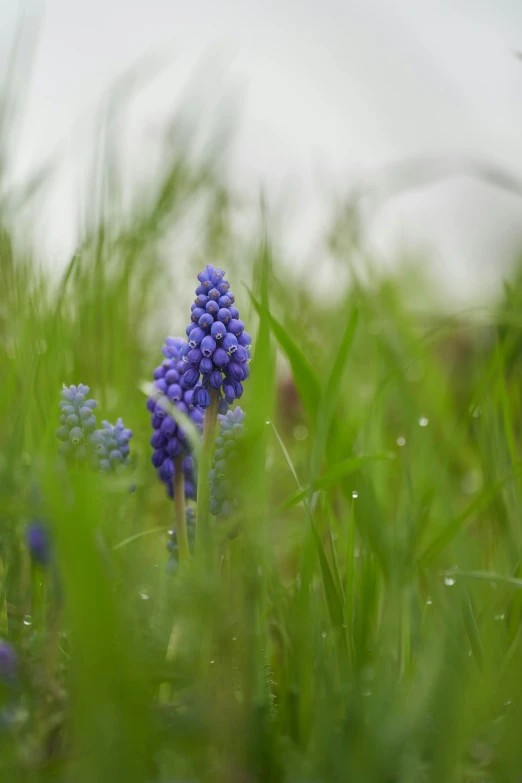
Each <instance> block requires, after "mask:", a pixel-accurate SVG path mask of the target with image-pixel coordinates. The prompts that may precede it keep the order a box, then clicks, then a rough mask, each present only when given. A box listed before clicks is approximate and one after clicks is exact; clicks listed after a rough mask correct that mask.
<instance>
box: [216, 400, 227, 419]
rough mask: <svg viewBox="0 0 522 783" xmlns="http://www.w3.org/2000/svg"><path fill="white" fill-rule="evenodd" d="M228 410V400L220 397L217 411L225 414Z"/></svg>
mask: <svg viewBox="0 0 522 783" xmlns="http://www.w3.org/2000/svg"><path fill="white" fill-rule="evenodd" d="M227 411H228V402H227V401H226V400H225V399H223V397H220V399H219V402H218V413H220V414H221V415H222V416H223V415H224V414H226V412H227Z"/></svg>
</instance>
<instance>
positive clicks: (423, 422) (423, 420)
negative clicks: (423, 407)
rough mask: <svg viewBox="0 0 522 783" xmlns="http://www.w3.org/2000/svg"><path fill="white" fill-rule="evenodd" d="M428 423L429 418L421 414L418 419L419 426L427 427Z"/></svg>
mask: <svg viewBox="0 0 522 783" xmlns="http://www.w3.org/2000/svg"><path fill="white" fill-rule="evenodd" d="M429 423H430V421H429V419H427V418H426V416H421V417H420V419H419V427H427V426H428V424H429Z"/></svg>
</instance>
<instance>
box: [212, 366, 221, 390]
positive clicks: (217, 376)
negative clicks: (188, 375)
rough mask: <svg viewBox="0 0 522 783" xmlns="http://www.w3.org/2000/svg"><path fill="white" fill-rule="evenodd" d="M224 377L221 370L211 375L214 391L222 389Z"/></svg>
mask: <svg viewBox="0 0 522 783" xmlns="http://www.w3.org/2000/svg"><path fill="white" fill-rule="evenodd" d="M221 383H222V377H221V371H220V370H214V371H213V372H212V373H211V374H210V385H211V386H212V388H213V389H219V388H220V387H221Z"/></svg>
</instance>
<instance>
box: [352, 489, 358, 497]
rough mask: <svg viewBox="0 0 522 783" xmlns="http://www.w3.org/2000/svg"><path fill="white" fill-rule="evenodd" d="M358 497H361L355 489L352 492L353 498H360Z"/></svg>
mask: <svg viewBox="0 0 522 783" xmlns="http://www.w3.org/2000/svg"><path fill="white" fill-rule="evenodd" d="M358 497H359V493H358V492H357V490H356V489H353V490H352V498H358Z"/></svg>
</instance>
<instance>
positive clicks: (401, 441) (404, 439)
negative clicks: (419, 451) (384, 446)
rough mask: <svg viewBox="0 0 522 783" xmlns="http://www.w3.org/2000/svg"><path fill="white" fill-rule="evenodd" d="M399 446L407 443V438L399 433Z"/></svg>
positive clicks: (397, 441)
mask: <svg viewBox="0 0 522 783" xmlns="http://www.w3.org/2000/svg"><path fill="white" fill-rule="evenodd" d="M396 443H397V446H405V445H406V438H405V437H404V436H403V435H399V437H398V438H397V440H396Z"/></svg>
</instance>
